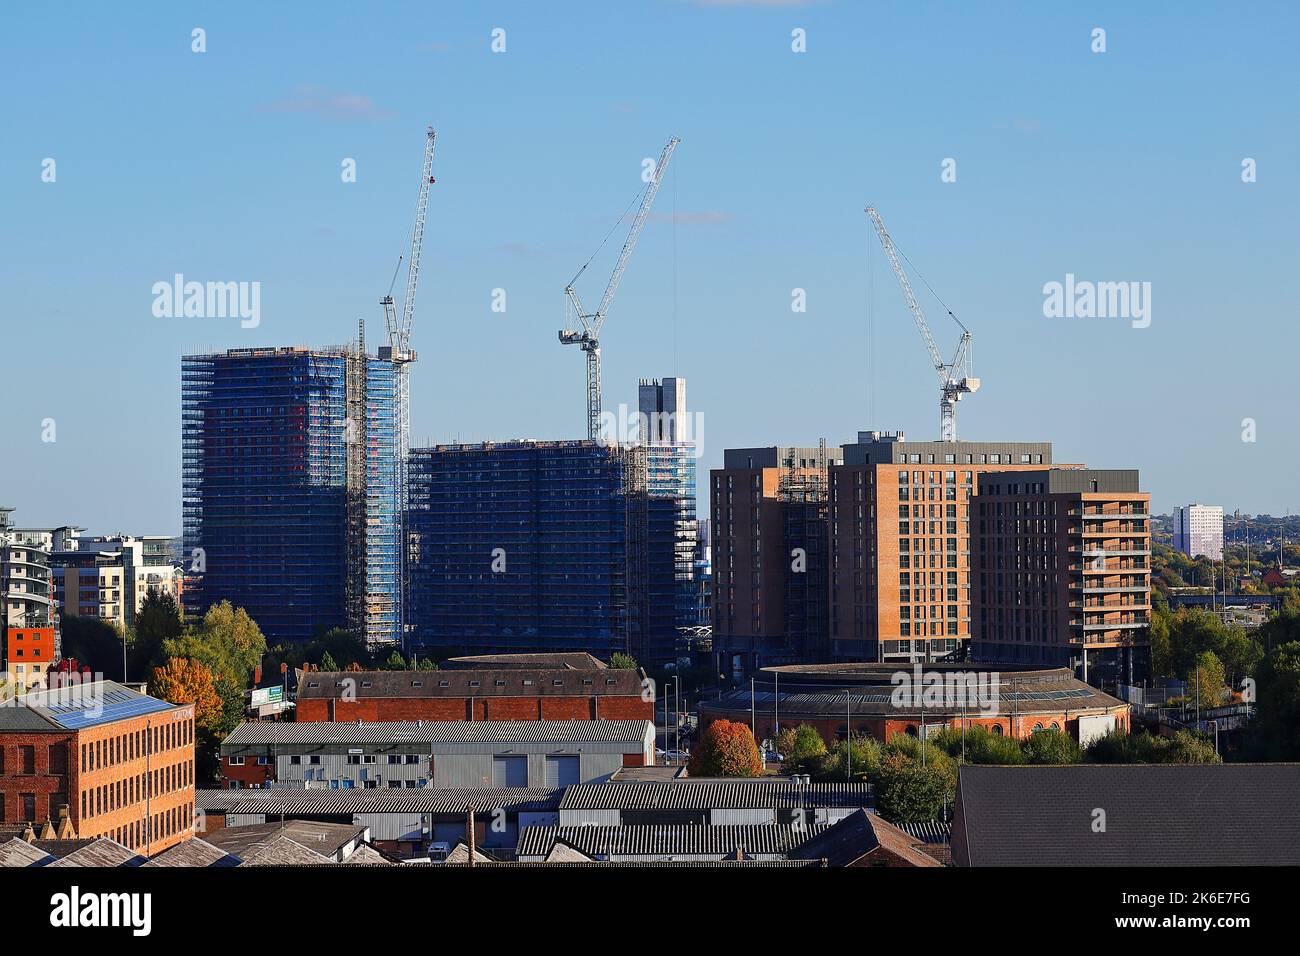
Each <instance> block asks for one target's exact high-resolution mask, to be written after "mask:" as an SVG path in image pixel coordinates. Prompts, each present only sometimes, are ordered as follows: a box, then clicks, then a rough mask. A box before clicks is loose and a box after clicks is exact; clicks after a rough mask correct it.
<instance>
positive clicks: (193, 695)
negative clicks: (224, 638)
mask: <svg viewBox="0 0 1300 956" xmlns="http://www.w3.org/2000/svg"><path fill="white" fill-rule="evenodd" d="M149 693H150V694H152V695H153V696H154V697H160V698H162V699H163V700H165V701H168V702H170V703H173V704H193V705H194V723H195V725H196V726H197V727H198V728H199V729H200V730H205V731H211V730H214V729H215V728H216V727H217V725H218V724H219V723H220V722H221V716H222V704H221V695H220V694H218V693H217V689H216V686H215V684H214V682H213V679H212V671H211V670H209V669H208V668H207V667H205V666H204V665H203V664H200V663H199V662H198V661H196V660H191V659H190V658H188V657H173V658H171V659H170V660H169V661H167V663H166V664H164V665H163V666H162V667H155V668H154V669H153V677H152V678H151V679H150V681H149Z"/></svg>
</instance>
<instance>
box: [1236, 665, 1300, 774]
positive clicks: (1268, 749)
mask: <svg viewBox="0 0 1300 956" xmlns="http://www.w3.org/2000/svg"><path fill="white" fill-rule="evenodd" d="M1255 698H1256V700H1257V702H1258V703H1257V706H1256V713H1255V719H1254V721H1252V723H1251V725H1250V727H1249V729H1248V731H1247V734H1246V744H1247V749H1248V750H1249V751H1250V752H1251V753H1252V754H1253V755H1256V756H1258V757H1263V758H1265V759H1269V760H1300V641H1289V642H1287V643H1285V644H1281V645H1279V646H1277V647H1275V648H1273V650H1272V651H1270V652H1269V653H1268V655H1267V656H1266V657H1265V658H1264V660H1263V661H1261V662H1260V665H1259V667H1258V668H1257V669H1256V671H1255Z"/></svg>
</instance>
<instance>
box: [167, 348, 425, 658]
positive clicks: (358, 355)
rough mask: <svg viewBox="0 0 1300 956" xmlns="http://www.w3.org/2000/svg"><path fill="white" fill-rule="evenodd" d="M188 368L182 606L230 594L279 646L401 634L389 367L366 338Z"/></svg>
mask: <svg viewBox="0 0 1300 956" xmlns="http://www.w3.org/2000/svg"><path fill="white" fill-rule="evenodd" d="M181 368H182V388H181V391H182V483H183V513H184V539H185V551H186V553H185V561H186V573H187V579H186V588H185V598H184V600H185V605H186V611H187V613H190V614H194V615H201V614H202V613H204V611H206V609H207V608H208V607H210V606H211V605H213V604H215V603H217V602H219V601H222V600H229V601H230V602H231V603H232V604H235V605H237V606H240V607H243V608H245V609H246V610H247V611H248V613H249V614H250V615H251V616H252V617H253V619H254V620H256V621H257V622H258V624H259V625H260V626H261V628H262V631H263V632H264V633H265V634H266V635H267V637H268V638H270V639H271V640H273V641H308V640H311V639H313V638H314V637H316V636H318V635H319V633H320V631H322V630H324V629H329V628H334V627H340V626H342V627H346V628H348V629H350V630H352V631H353V633H355V634H357V635H358V636H359V637H361V638H362V639H364V640H366V641H367V642H368V643H371V644H374V643H380V642H384V641H393V640H396V639H397V636H398V635H397V627H396V623H395V622H396V608H397V591H396V588H397V581H398V578H397V562H398V550H399V540H398V535H399V531H398V523H397V517H398V515H397V503H396V494H397V481H396V466H397V462H396V449H397V441H396V419H395V408H394V399H393V395H394V375H393V366H392V363H391V362H387V361H384V360H381V359H376V358H372V357H369V356H367V355H366V354H365V352H364V343H363V342H361V341H358V343H357V345H356V347H347V348H329V349H319V350H311V349H306V348H297V347H292V348H255V349H232V350H230V351H227V352H223V353H214V354H207V355H190V356H185V357H184V358H183V360H182V366H181Z"/></svg>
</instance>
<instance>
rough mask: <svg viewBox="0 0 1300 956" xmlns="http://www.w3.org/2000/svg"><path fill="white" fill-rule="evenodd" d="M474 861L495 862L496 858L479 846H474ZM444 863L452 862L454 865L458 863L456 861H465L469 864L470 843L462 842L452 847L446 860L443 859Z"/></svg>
mask: <svg viewBox="0 0 1300 956" xmlns="http://www.w3.org/2000/svg"><path fill="white" fill-rule="evenodd" d="M474 862H475V863H495V862H496V860H495V859H493V858H492V857H490V856H487V855H486V854H484V853H483V851H482V850H480V849H479V848H478V847H474ZM443 863H451V864H453V865H454V864H456V863H465V864H468V863H469V845H468V844H466V843H463V842H462V843H457V844H456V845H455V846H454V847H452V849H451V852H450V853H448V854H447V858H446V859H445V860H443Z"/></svg>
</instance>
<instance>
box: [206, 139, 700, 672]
mask: <svg viewBox="0 0 1300 956" xmlns="http://www.w3.org/2000/svg"><path fill="white" fill-rule="evenodd" d="M436 140H437V137H436V133H435V131H434V130H433V129H432V128H429V129H427V130H426V132H425V138H424V144H423V154H422V157H421V163H420V178H419V182H418V190H417V196H416V207H415V215H414V219H413V224H412V228H411V234H410V245H409V250H408V251H407V252H406V253H404V254H403V255H401V256H399V257H398V261H397V265H396V267H395V268H394V270H393V274H392V279H391V281H390V283H389V287H388V290H387V292H386V293H385V294H384V295H383V296H382V297H381V298H380V300H379V304H380V306H381V309H382V312H383V316H384V324H385V330H386V332H387V340H386V342H385V343H384V344H382V345H381V346H380V347H379V348H378V350H377V352H376V354H374V355H372V354H370V353H369V352H367V347H366V337H365V323H364V321H362V322H360V323H359V326H358V331H357V338H356V340H355V341H354V342H352V343H350V344H348V345H346V346H341V347H331V348H323V349H313V348H307V347H290V348H258V349H235V350H230V351H227V352H222V353H211V354H201V355H189V356H185V357H184V359H183V362H182V380H183V385H182V391H183V427H182V430H183V485H184V488H183V498H184V503H183V510H184V527H185V548H186V552H187V554H188V555H189V556H190V558H191V560H190V561H189V567H188V580H187V587H186V592H185V597H186V606H187V608H188V609H189V610H190V612H191V613H202V611H203V610H204V609H206V608H207V607H209V606H211V605H212V604H213V603H216V602H218V601H221V600H230V601H232V602H233V603H235V604H237V605H239V606H242V607H245V608H246V609H247V610H248V611H249V613H250V614H251V615H253V617H254V618H255V619H256V620H257V621H258V622H259V623H260V625H261V626H262V628H263V630H264V631H265V632H266V634H267V635H268V636H269V637H271V638H272V639H274V640H285V641H306V640H311V639H312V638H313V637H316V636H319V634H320V633H321V632H322V631H323V630H325V629H329V628H334V627H340V626H342V627H344V628H345V629H346V630H348V631H349V632H351V633H353V634H356V635H358V636H360V637H362V638H363V639H364V640H365V641H366V643H367V644H368V645H370V646H371V647H377V646H381V645H385V644H392V645H397V646H400V647H402V648H403V649H405V648H406V647H407V645H412V646H414V647H417V648H420V649H421V650H423V651H424V653H426V654H427V653H428V651H429V650H430V649H435V648H436V649H440V650H446V651H449V652H463V651H466V650H490V651H501V650H528V649H536V650H584V651H587V650H593V651H596V652H599V653H605V654H612V653H615V652H632V653H637V654H640V655H642V656H643V657H646V658H655V659H663V660H667V659H671V658H672V657H673V656H674V655H675V654H676V653H677V650H678V630H679V629H680V628H684V627H686V626H687V625H693V626H696V627H698V624H699V621H700V618H701V616H702V613H703V612H702V608H700V607H699V606H698V603H699V593H700V589H699V587H698V584H697V582H696V580H695V577H696V573H695V549H696V520H695V467H694V458H695V455H694V452H693V449H692V446H691V445H690V443H689V442H683V441H679V440H678V436H677V435H676V434H672V435H657V436H650V435H638V436H636V438H635V439H634V440H630V441H629V440H623V441H619V440H617V439H615V438H611V436H609V435H602V434H601V421H602V395H601V370H600V366H601V346H600V334H601V329H602V327H603V326H604V323H605V321H606V318H607V317H608V314H609V311H610V307H611V305H612V303H613V301H614V296H615V292H616V291H617V289H618V286H619V283H620V280H621V279H622V277H623V275H624V273H625V271H626V269H627V267H628V264H629V262H630V259H631V256H632V252H633V250H634V249H635V247H636V244H637V239H638V237H639V236H640V234H641V232H642V229H643V228H644V226H645V223H646V221H647V219H648V217H649V214H650V210H651V207H652V205H653V203H654V199H655V195H656V193H657V192H658V189H659V186H660V184H661V183H662V181H663V176H664V173H665V171H666V169H667V167H668V163H669V159H670V158H671V156H672V153H673V150H674V149H675V148H676V146H677V144H678V142H679V141H678V140H677V139H676V138H675V137H674V138H671V139H670V140H669V141H668V143H667V144H666V145H665V147H664V149H663V151H662V153H661V155H660V157H659V160H658V163H657V164H656V166H655V168H654V170H653V173H652V174H651V175H648V176H646V177H643V184H642V187H641V188H640V189H639V190H638V192H637V194H636V195H635V196H634V197H633V199H632V201H631V203H629V205H628V207H627V208H626V209H625V210H624V211H623V214H622V215H621V216H620V217H619V218H618V220H617V221H616V222H615V223H614V226H613V227H612V228H610V230H609V231H608V232H607V233H606V234H605V236H604V238H603V239H602V240H601V241H600V243H599V245H598V246H597V248H596V250H595V252H594V253H593V254H592V255H591V256H590V257H589V258H588V259H587V261H586V262H585V263H584V264H583V265H582V267H581V268H580V269H579V270H578V271H577V273H576V274H575V275H574V276H573V278H572V279H570V281H569V282H568V283H567V284H566V285H565V287H564V294H565V306H566V328H565V329H563V330H561V331H560V333H559V341H560V342H561V343H562V344H565V345H578V346H579V347H580V348H581V350H582V352H583V354H584V357H585V378H584V409H585V415H584V422H585V426H584V430H585V433H586V437H585V438H584V439H578V440H559V441H531V440H516V441H508V442H485V443H482V444H478V445H453V446H445V445H439V446H434V447H430V448H417V449H412V448H411V445H410V432H411V423H410V417H411V416H410V370H411V365H412V364H413V363H414V362H415V361H416V358H417V353H416V351H415V349H414V348H413V347H412V341H411V340H412V328H413V324H414V316H415V304H416V295H417V291H418V288H419V279H420V261H421V252H422V248H423V242H424V234H425V226H426V222H427V220H428V215H429V196H430V187H431V186H432V185H433V184H434V183H435V181H436V180H435V177H434V175H433V165H434V153H435V144H436ZM625 224H627V225H628V232H627V234H626V238H625V239H624V241H623V245H622V247H621V250H620V251H619V254H618V257H617V260H616V262H615V265H614V268H613V271H612V272H611V274H610V277H609V279H608V281H607V282H606V284H605V287H604V291H603V294H602V295H601V297H600V299H599V304H598V306H597V308H596V309H595V311H588V310H587V309H586V307H584V305H583V303H582V299H581V297H580V295H579V292H578V288H577V286H578V284H579V281H580V280H581V278H582V277H583V276H584V274H585V273H586V272H587V271H588V269H589V267H590V266H592V264H593V263H594V262H595V261H596V260H597V257H598V256H599V254H600V253H601V251H602V249H604V248H605V247H606V244H607V243H608V242H609V240H610V239H611V237H612V236H613V235H614V234H615V233H616V232H617V230H618V229H619V227H620V225H625ZM403 267H405V279H406V281H405V286H404V289H405V291H404V295H403V297H402V300H401V302H400V304H399V303H398V302H397V300H396V299H395V297H394V291H395V289H396V286H397V283H398V279H399V278H400V276H401V273H402V270H403ZM666 382H667V383H668V385H667V387H668V388H670V389H672V390H673V392H674V396H675V397H674V396H670V397H669V398H668V399H667V401H668V403H669V404H670V405H671V404H672V403H673V402H674V401H676V402H678V403H680V405H681V408H680V412H681V413H682V414H685V405H684V403H685V381H684V380H672V379H670V380H666ZM641 392H642V396H643V401H648V402H650V403H651V405H652V406H653V408H652V411H653V410H654V409H657V408H660V407H662V405H663V403H664V401H665V398H664V393H663V392H662V391H661V385H660V383H659V382H658V380H655V381H653V382H651V381H649V380H643V382H642V383H641ZM652 437H653V438H654V439H655V440H654V441H651V440H650V439H651V438H652Z"/></svg>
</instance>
